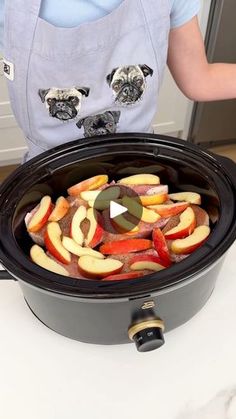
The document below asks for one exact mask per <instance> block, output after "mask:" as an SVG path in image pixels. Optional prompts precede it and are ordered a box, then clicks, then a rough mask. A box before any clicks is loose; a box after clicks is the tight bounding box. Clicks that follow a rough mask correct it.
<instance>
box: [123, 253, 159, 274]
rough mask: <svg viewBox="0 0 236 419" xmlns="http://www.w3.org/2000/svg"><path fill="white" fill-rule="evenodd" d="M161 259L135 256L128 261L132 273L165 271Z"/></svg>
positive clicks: (149, 256)
mask: <svg viewBox="0 0 236 419" xmlns="http://www.w3.org/2000/svg"><path fill="white" fill-rule="evenodd" d="M165 268H166V266H164V265H163V262H162V261H161V259H160V258H159V257H157V256H153V255H136V256H134V257H133V258H132V259H131V260H130V269H132V270H133V271H143V270H146V269H147V270H150V271H154V272H158V271H161V270H162V269H165Z"/></svg>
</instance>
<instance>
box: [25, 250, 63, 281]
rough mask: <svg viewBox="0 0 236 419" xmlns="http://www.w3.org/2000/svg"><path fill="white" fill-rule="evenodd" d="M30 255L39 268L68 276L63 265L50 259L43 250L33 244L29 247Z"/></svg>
mask: <svg viewBox="0 0 236 419" xmlns="http://www.w3.org/2000/svg"><path fill="white" fill-rule="evenodd" d="M30 257H31V259H32V261H33V262H34V263H36V264H37V265H38V266H41V268H44V269H47V270H48V271H51V272H54V273H56V274H58V275H63V276H69V272H67V270H66V269H65V268H63V266H61V265H59V263H57V262H56V261H55V260H52V259H50V257H49V256H47V255H46V253H45V252H44V250H43V249H42V248H41V247H40V246H38V245H37V244H34V245H33V246H32V247H31V249H30Z"/></svg>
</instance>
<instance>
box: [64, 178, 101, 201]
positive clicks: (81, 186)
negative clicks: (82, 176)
mask: <svg viewBox="0 0 236 419" xmlns="http://www.w3.org/2000/svg"><path fill="white" fill-rule="evenodd" d="M107 181H108V176H107V175H98V176H93V177H91V178H90V179H86V180H83V181H82V182H79V183H77V184H76V185H73V186H71V187H70V188H69V189H67V192H68V194H69V195H71V196H78V195H80V193H81V192H83V191H93V190H94V189H98V188H99V187H100V186H102V185H105V183H107Z"/></svg>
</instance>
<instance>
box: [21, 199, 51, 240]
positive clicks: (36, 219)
mask: <svg viewBox="0 0 236 419" xmlns="http://www.w3.org/2000/svg"><path fill="white" fill-rule="evenodd" d="M52 210H53V204H52V200H51V197H50V196H49V195H46V196H44V197H43V198H42V199H41V201H40V203H39V207H38V209H37V211H36V212H35V213H34V215H33V217H32V218H31V220H30V222H29V224H28V225H27V230H28V231H29V233H36V232H37V231H39V230H40V229H41V228H42V227H43V226H44V225H45V224H46V223H47V221H48V218H49V215H50V214H51V212H52Z"/></svg>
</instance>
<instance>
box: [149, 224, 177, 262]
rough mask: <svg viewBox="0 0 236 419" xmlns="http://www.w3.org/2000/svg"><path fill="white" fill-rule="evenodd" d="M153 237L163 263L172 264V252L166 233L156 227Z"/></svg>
mask: <svg viewBox="0 0 236 419" xmlns="http://www.w3.org/2000/svg"><path fill="white" fill-rule="evenodd" d="M152 238H153V244H154V247H155V249H156V251H157V253H158V255H159V257H160V260H161V263H162V264H163V265H164V266H166V267H169V266H170V265H171V264H172V262H171V258H170V252H169V249H168V246H167V243H166V239H165V237H164V234H163V233H162V231H161V230H160V228H155V229H154V230H153V234H152Z"/></svg>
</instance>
